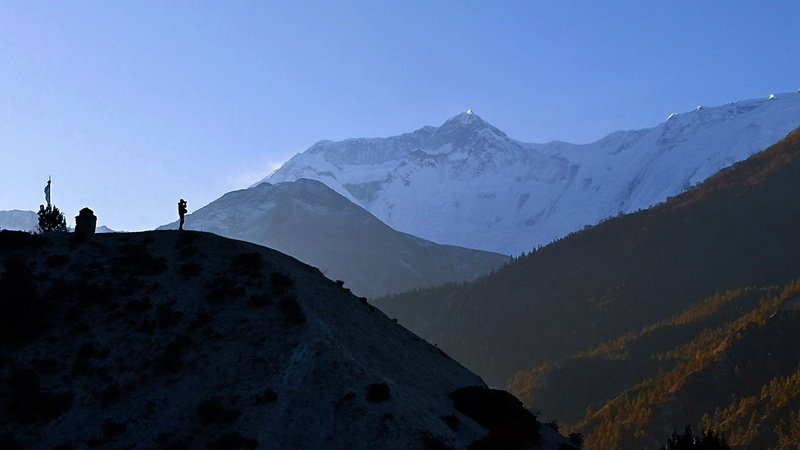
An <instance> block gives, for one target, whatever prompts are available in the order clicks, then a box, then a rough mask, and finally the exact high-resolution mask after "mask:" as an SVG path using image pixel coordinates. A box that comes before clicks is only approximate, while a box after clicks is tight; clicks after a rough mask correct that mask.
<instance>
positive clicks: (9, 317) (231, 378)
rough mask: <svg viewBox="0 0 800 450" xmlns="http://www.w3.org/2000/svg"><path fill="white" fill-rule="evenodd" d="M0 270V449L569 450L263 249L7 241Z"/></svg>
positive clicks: (137, 238)
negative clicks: (532, 448) (536, 446)
mask: <svg viewBox="0 0 800 450" xmlns="http://www.w3.org/2000/svg"><path fill="white" fill-rule="evenodd" d="M0 268H1V269H2V277H1V278H0V418H2V420H0V448H3V449H6V450H8V449H16V448H60V449H72V448H115V449H117V448H148V449H149V448H183V449H198V448H222V449H236V448H242V449H250V448H298V449H299V448H309V449H311V448H353V449H357V448H363V449H376V448H398V449H400V448H402V449H406V448H432V449H443V448H466V447H467V446H468V445H470V444H472V443H475V445H477V446H479V447H477V448H521V447H523V446H526V445H528V444H531V443H535V442H539V443H540V444H541V445H542V447H541V448H548V449H553V450H555V449H556V448H558V446H559V444H561V443H564V442H566V441H565V440H564V439H563V438H561V437H559V436H558V435H557V434H555V432H553V431H552V430H550V429H549V428H548V427H541V430H540V429H539V424H538V422H536V420H535V418H534V417H533V415H532V414H530V413H529V412H527V411H526V410H525V409H523V408H522V406H521V404H520V403H519V401H518V400H516V399H515V398H514V397H513V396H510V395H509V394H507V393H504V392H501V391H494V390H490V389H487V388H486V387H485V385H484V384H483V382H482V380H481V379H480V378H479V377H478V376H476V375H474V374H473V373H471V372H469V371H468V370H466V369H465V368H464V367H463V366H461V365H460V364H459V363H457V362H456V361H454V360H453V359H451V358H449V357H448V356H447V355H446V354H445V353H444V352H442V351H441V350H439V349H438V348H436V347H434V346H432V345H429V344H427V343H426V342H424V341H423V340H421V339H419V338H418V337H417V336H415V335H414V334H412V333H410V332H408V331H407V330H405V329H404V328H402V327H401V326H399V325H397V324H396V323H394V322H393V321H391V320H390V319H388V318H387V317H386V316H385V315H384V314H383V313H381V312H380V311H378V310H377V309H375V308H374V307H372V306H370V305H369V304H367V302H366V301H365V299H363V298H358V297H355V296H354V295H352V294H351V293H350V292H349V291H348V290H347V289H345V288H343V287H342V286H340V285H337V284H336V283H334V282H331V281H330V280H328V279H327V278H325V277H324V276H323V275H322V274H321V273H320V272H319V271H318V270H317V269H315V268H313V267H310V266H307V265H305V264H303V263H300V262H299V261H297V260H295V259H293V258H291V257H288V256H286V255H284V254H281V253H279V252H276V251H273V250H270V249H266V248H263V247H259V246H256V245H253V244H249V243H245V242H240V241H233V240H229V239H225V238H221V237H218V236H215V235H211V234H207V233H199V232H183V233H179V232H175V231H162V232H148V233H134V234H105V235H94V236H89V237H88V238H86V239H83V240H81V239H79V238H78V237H77V236H75V235H73V234H66V233H50V234H47V235H38V236H34V235H29V234H25V233H21V232H9V231H3V232H0ZM487 411H488V412H490V413H491V415H490V416H487V415H486V412H487ZM480 446H482V447H480ZM492 446H499V447H492ZM473 448H476V447H473Z"/></svg>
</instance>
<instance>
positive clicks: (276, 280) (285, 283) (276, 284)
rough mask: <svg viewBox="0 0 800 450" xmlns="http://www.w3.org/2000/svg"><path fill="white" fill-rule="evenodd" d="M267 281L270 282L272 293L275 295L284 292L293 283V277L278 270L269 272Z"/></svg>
mask: <svg viewBox="0 0 800 450" xmlns="http://www.w3.org/2000/svg"><path fill="white" fill-rule="evenodd" d="M269 281H270V284H272V293H273V294H274V295H276V296H280V295H283V294H285V293H286V291H288V290H289V288H290V287H292V286H293V285H294V280H293V279H291V278H290V277H289V276H288V275H286V274H283V273H280V272H273V273H271V274H270V275H269Z"/></svg>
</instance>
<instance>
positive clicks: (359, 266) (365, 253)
mask: <svg viewBox="0 0 800 450" xmlns="http://www.w3.org/2000/svg"><path fill="white" fill-rule="evenodd" d="M177 227H178V224H177V222H174V223H172V224H170V225H165V226H163V227H160V229H175V228H177ZM186 228H187V229H191V230H203V231H210V232H212V233H216V234H219V235H221V236H225V237H230V238H234V239H242V240H245V241H248V242H253V243H256V244H260V245H264V246H268V247H271V248H274V249H276V250H279V251H282V252H284V253H287V254H289V255H291V256H293V257H295V258H298V259H300V260H302V261H304V262H306V263H308V264H311V265H314V266H316V267H318V268H319V269H320V270H322V271H323V272H324V273H325V274H326V275H327V276H328V277H330V278H331V279H334V280H336V279H339V280H344V281H345V282H346V283H347V287H348V288H351V289H352V290H353V292H354V293H356V294H358V295H364V296H367V297H370V298H373V297H376V296H382V295H388V294H394V293H399V292H403V291H407V290H411V289H415V288H421V287H428V286H434V285H438V284H444V283H447V282H452V281H465V280H472V279H474V278H477V277H478V276H480V275H483V274H485V273H488V272H490V271H491V270H492V269H496V268H498V267H500V266H501V265H502V264H504V263H506V262H508V259H509V258H508V257H506V256H503V255H501V254H498V253H490V252H485V251H480V250H473V249H467V248H459V247H454V246H450V245H437V244H434V243H433V242H430V241H426V240H424V239H421V238H418V237H416V236H411V235H408V234H406V233H400V232H398V231H395V230H393V229H392V228H391V227H389V226H388V225H386V224H385V223H383V222H381V221H380V220H378V219H377V218H375V216H373V215H372V214H370V213H369V212H367V211H365V210H364V209H363V208H361V207H359V206H358V205H356V204H354V203H353V202H351V201H349V200H348V199H346V198H344V197H343V196H341V195H339V194H337V193H336V192H334V191H333V190H331V189H330V188H329V187H327V186H326V185H325V184H323V183H320V182H319V181H315V180H307V179H301V180H297V181H294V182H284V183H278V184H276V185H271V184H269V183H262V184H259V185H258V186H255V187H252V188H250V189H242V190H239V191H234V192H229V193H227V194H225V195H223V196H222V197H221V198H219V199H217V200H215V201H213V202H211V203H210V204H208V205H207V206H204V207H203V208H200V209H198V210H197V211H196V212H194V213H193V214H189V215H188V216H186Z"/></svg>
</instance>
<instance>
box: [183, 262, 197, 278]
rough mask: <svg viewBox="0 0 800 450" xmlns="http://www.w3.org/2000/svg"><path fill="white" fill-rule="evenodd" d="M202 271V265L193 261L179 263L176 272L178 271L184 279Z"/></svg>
mask: <svg viewBox="0 0 800 450" xmlns="http://www.w3.org/2000/svg"><path fill="white" fill-rule="evenodd" d="M202 271H203V266H202V265H200V264H198V263H194V262H191V263H186V264H181V266H180V267H179V268H178V273H180V274H181V276H182V277H183V278H186V279H189V278H192V277H193V276H196V275H197V274H199V273H200V272H202Z"/></svg>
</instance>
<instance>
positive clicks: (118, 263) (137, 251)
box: [110, 244, 167, 275]
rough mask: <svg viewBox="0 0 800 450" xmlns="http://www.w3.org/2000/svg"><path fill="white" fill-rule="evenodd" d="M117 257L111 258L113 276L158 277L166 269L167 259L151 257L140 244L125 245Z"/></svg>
mask: <svg viewBox="0 0 800 450" xmlns="http://www.w3.org/2000/svg"><path fill="white" fill-rule="evenodd" d="M119 253H120V254H119V256H116V257H114V258H111V260H110V262H111V273H112V274H114V275H124V274H129V275H159V274H161V273H163V272H164V270H166V268H167V259H166V258H164V257H163V256H153V255H152V254H151V253H150V251H149V250H147V247H146V246H144V245H141V244H125V245H123V246H121V247H120V249H119Z"/></svg>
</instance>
